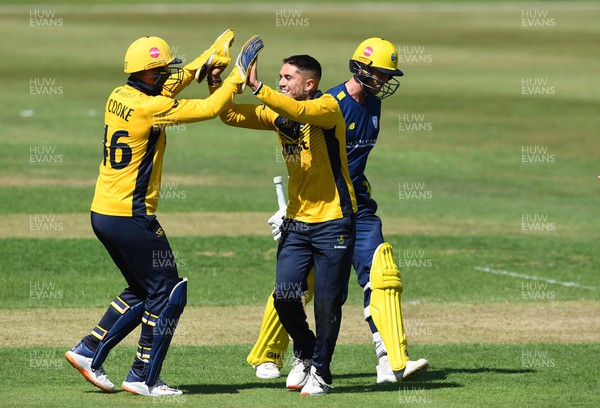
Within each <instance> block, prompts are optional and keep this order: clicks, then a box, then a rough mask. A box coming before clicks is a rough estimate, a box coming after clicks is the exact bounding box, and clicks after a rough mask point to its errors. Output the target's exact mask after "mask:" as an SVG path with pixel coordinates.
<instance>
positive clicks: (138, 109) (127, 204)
mask: <svg viewBox="0 0 600 408" xmlns="http://www.w3.org/2000/svg"><path fill="white" fill-rule="evenodd" d="M189 79H190V78H186V80H185V82H184V86H185V85H187V83H189ZM180 90H181V88H180V89H178V90H177V91H176V92H179V91H180ZM236 90H237V88H236V86H235V85H233V84H230V83H228V82H227V81H226V82H224V83H223V86H222V87H221V88H220V89H219V90H218V91H217V92H215V93H214V94H212V95H211V96H210V97H209V98H207V99H204V100H202V99H181V100H176V99H173V98H172V97H168V96H164V95H160V94H156V92H155V91H154V89H153V88H152V87H150V86H149V85H147V84H144V83H143V82H142V81H140V80H138V79H136V78H134V77H130V78H129V81H128V82H127V84H126V85H124V86H120V87H118V88H116V89H115V90H114V91H113V92H112V93H111V94H110V96H109V97H108V101H107V103H106V108H105V114H104V121H105V126H104V141H103V150H104V158H103V160H102V162H101V163H100V174H99V176H98V179H97V181H96V190H95V193H94V199H93V201H92V206H91V210H92V211H94V212H96V213H99V214H105V215H115V216H126V217H131V216H136V215H151V214H154V212H155V211H156V209H157V206H158V200H159V194H160V185H161V176H162V163H163V155H164V152H165V146H166V133H165V126H167V125H173V124H178V123H190V122H198V121H202V120H207V119H212V118H215V117H217V116H218V115H219V113H220V111H221V109H222V108H223V107H224V106H225V105H227V104H229V103H231V101H232V100H233V96H234V95H235V92H236Z"/></svg>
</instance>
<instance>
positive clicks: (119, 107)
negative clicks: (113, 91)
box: [106, 99, 134, 122]
mask: <svg viewBox="0 0 600 408" xmlns="http://www.w3.org/2000/svg"><path fill="white" fill-rule="evenodd" d="M106 110H107V111H108V112H110V113H114V114H115V115H117V116H118V117H120V118H121V119H123V120H125V121H126V122H129V118H130V117H131V114H132V113H133V111H134V109H133V108H130V107H129V106H127V105H124V104H122V103H121V102H117V101H115V100H114V99H110V100H109V101H108V104H107V105H106Z"/></svg>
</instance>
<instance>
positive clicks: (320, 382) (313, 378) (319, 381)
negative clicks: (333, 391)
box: [308, 373, 334, 389]
mask: <svg viewBox="0 0 600 408" xmlns="http://www.w3.org/2000/svg"><path fill="white" fill-rule="evenodd" d="M308 381H310V382H311V383H312V384H311V385H312V386H313V387H320V388H323V389H326V388H334V387H333V386H332V385H331V384H327V383H326V382H325V380H324V379H323V377H321V376H320V375H319V374H317V373H311V375H310V378H309V380H308Z"/></svg>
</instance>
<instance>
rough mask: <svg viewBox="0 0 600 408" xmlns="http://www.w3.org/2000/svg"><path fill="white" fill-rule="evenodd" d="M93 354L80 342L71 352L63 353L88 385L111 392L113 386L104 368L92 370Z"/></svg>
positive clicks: (113, 388)
mask: <svg viewBox="0 0 600 408" xmlns="http://www.w3.org/2000/svg"><path fill="white" fill-rule="evenodd" d="M93 357H94V352H93V351H92V350H90V349H89V348H87V347H86V345H85V344H83V342H80V343H79V344H77V345H76V346H75V347H73V348H72V349H71V350H69V351H67V352H66V353H65V358H66V359H67V361H68V362H69V363H71V365H72V366H73V367H75V368H76V369H77V371H79V372H80V373H81V375H83V376H84V377H85V379H86V380H88V381H89V382H90V383H92V384H93V385H95V386H96V387H98V388H100V389H101V390H102V391H104V392H113V391H114V390H115V385H114V384H113V383H112V382H111V381H110V380H109V379H108V376H107V375H106V373H105V372H104V368H103V367H100V368H99V369H97V370H94V369H92V360H93Z"/></svg>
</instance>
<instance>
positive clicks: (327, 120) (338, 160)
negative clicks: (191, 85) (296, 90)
mask: <svg viewBox="0 0 600 408" xmlns="http://www.w3.org/2000/svg"><path fill="white" fill-rule="evenodd" d="M321 95H322V94H321V93H320V92H319V93H318V94H316V95H315V96H316V98H313V99H311V100H307V101H296V100H294V99H293V98H290V97H288V96H285V95H283V94H281V93H279V92H277V91H275V90H273V89H271V88H269V87H268V86H266V85H263V86H262V88H261V89H260V90H259V92H258V94H257V95H256V96H257V97H258V99H260V100H261V101H262V102H263V103H264V105H246V104H240V105H235V104H232V105H231V106H229V107H228V108H226V109H224V110H223V112H222V113H221V115H220V117H221V119H222V120H223V122H224V123H226V124H228V125H231V126H237V127H244V128H249V129H260V130H274V131H275V132H277V134H278V139H279V144H280V147H281V150H282V153H283V157H284V161H285V164H286V167H287V170H288V174H289V182H288V199H289V202H288V205H287V211H286V217H287V218H293V219H296V220H298V221H302V222H307V223H317V222H324V221H330V220H335V219H339V218H343V217H346V216H349V215H351V214H352V213H355V212H356V198H355V196H354V188H353V186H352V180H351V179H350V175H349V171H348V159H347V156H346V122H345V121H344V117H343V115H342V112H341V110H340V108H339V106H338V104H337V101H336V100H335V98H333V96H331V95H322V96H321Z"/></svg>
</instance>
